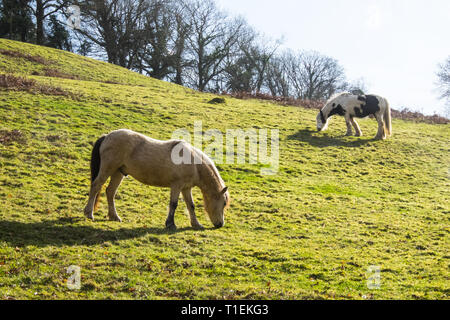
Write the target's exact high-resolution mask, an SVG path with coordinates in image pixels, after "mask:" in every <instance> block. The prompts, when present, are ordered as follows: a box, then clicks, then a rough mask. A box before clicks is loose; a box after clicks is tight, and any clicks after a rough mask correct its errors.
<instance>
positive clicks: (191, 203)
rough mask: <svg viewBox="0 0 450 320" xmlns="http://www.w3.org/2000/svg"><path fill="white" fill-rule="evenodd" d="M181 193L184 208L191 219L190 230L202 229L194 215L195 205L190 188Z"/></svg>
mask: <svg viewBox="0 0 450 320" xmlns="http://www.w3.org/2000/svg"><path fill="white" fill-rule="evenodd" d="M182 193H183V199H184V202H185V203H186V207H187V209H188V211H189V217H190V219H191V226H192V228H194V229H197V230H202V229H204V228H203V226H202V225H201V224H200V222H198V220H197V216H196V215H195V205H194V201H193V200H192V193H191V189H190V188H188V189H183V191H182Z"/></svg>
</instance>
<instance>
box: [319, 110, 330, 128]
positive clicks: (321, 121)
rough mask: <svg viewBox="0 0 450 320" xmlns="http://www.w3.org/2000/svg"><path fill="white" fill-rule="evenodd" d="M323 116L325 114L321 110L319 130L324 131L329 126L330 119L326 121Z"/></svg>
mask: <svg viewBox="0 0 450 320" xmlns="http://www.w3.org/2000/svg"><path fill="white" fill-rule="evenodd" d="M322 118H323V116H322V114H321V113H320V112H319V114H318V115H317V131H324V130H326V129H327V128H328V119H327V120H326V121H325V123H324V122H323V119H322Z"/></svg>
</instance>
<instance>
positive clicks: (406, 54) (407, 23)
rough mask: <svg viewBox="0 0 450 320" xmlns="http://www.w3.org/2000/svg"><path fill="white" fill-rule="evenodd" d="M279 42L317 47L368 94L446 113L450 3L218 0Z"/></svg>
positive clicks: (428, 111)
mask: <svg viewBox="0 0 450 320" xmlns="http://www.w3.org/2000/svg"><path fill="white" fill-rule="evenodd" d="M217 3H218V5H219V7H221V8H222V9H224V10H225V11H227V12H228V13H230V14H232V15H241V16H243V17H245V18H246V19H247V21H248V22H249V24H250V25H252V26H253V27H255V29H256V30H258V31H261V32H263V33H265V34H266V35H267V36H269V37H271V38H273V39H278V38H280V37H284V42H283V47H286V48H291V49H294V50H295V49H298V50H303V49H305V50H316V51H318V52H320V53H322V54H326V55H328V56H331V57H333V58H335V59H337V60H338V61H339V63H340V64H341V65H342V66H343V67H344V69H345V71H346V75H347V77H348V79H349V80H356V79H359V78H363V79H364V80H365V82H366V84H367V87H368V89H369V91H370V93H375V94H380V95H383V96H385V97H386V98H388V100H389V101H390V103H391V106H392V107H393V108H397V109H399V108H400V107H402V106H406V107H408V108H410V109H413V110H417V111H421V112H423V113H426V114H431V113H434V112H435V111H436V112H439V113H443V110H444V101H440V100H438V96H439V93H438V92H437V90H436V82H437V78H436V72H437V70H438V67H437V65H438V64H439V63H443V62H444V61H445V59H446V58H447V57H448V56H450V1H449V0H314V1H313V0H217Z"/></svg>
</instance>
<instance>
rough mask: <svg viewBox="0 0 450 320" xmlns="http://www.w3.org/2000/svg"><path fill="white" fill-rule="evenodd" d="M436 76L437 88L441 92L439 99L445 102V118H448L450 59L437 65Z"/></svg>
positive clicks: (449, 108)
mask: <svg viewBox="0 0 450 320" xmlns="http://www.w3.org/2000/svg"><path fill="white" fill-rule="evenodd" d="M437 76H438V86H439V90H440V91H441V96H440V98H441V99H445V100H446V102H447V103H446V104H447V107H446V110H445V112H446V116H447V117H450V57H448V58H447V60H446V61H445V62H444V63H443V64H440V65H439V71H438V73H437Z"/></svg>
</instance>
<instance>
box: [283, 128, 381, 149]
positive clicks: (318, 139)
mask: <svg viewBox="0 0 450 320" xmlns="http://www.w3.org/2000/svg"><path fill="white" fill-rule="evenodd" d="M288 140H297V141H302V142H305V143H308V144H309V145H311V146H314V147H318V148H327V147H336V146H337V147H350V148H358V147H361V146H363V145H366V144H368V143H370V142H373V141H376V140H375V139H372V138H367V137H366V138H364V137H359V138H357V139H355V138H353V139H352V138H351V137H347V136H345V135H343V136H338V137H336V136H330V135H328V134H327V133H325V134H321V135H320V136H319V135H318V132H317V131H315V130H310V129H303V130H299V131H298V132H297V133H295V134H293V135H290V136H288Z"/></svg>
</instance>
